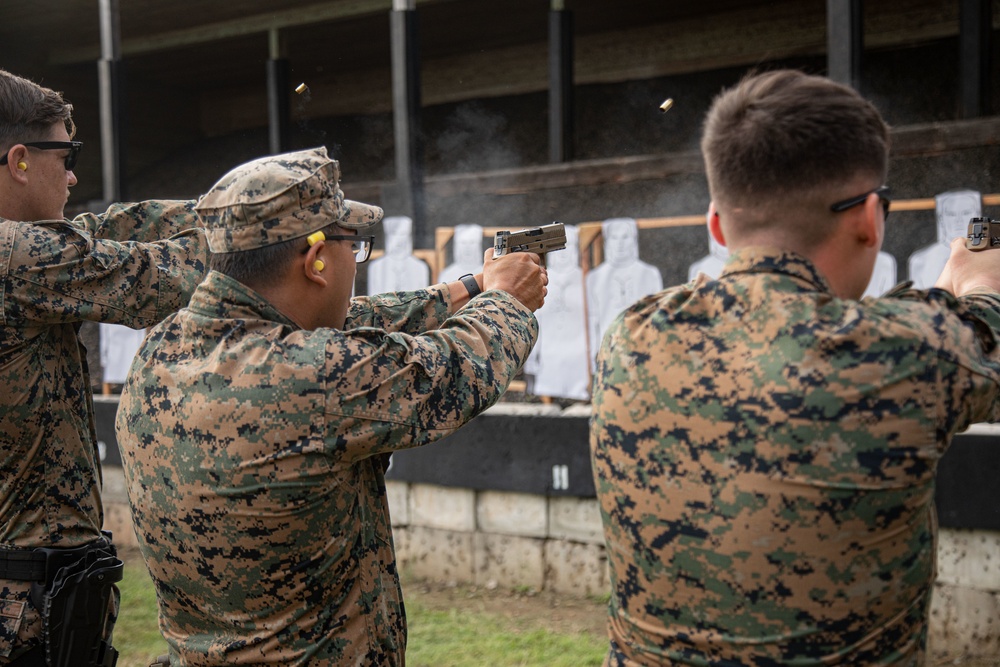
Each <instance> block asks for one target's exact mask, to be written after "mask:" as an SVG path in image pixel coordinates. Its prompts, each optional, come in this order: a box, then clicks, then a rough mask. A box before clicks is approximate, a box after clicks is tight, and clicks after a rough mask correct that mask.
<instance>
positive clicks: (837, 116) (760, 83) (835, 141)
mask: <svg viewBox="0 0 1000 667" xmlns="http://www.w3.org/2000/svg"><path fill="white" fill-rule="evenodd" d="M701 150H702V153H703V154H704V157H705V165H706V170H707V174H708V182H709V188H710V190H711V192H712V197H713V199H714V200H715V201H716V204H717V206H718V207H719V208H723V207H726V208H729V209H733V208H742V209H744V210H751V211H752V210H754V209H763V211H768V210H773V207H776V206H778V205H779V202H780V201H781V200H788V199H792V200H794V199H795V197H796V195H799V196H800V197H808V196H810V195H815V194H816V193H823V191H825V190H830V189H836V187H837V186H838V185H842V184H845V183H847V182H848V181H850V180H852V179H855V178H856V177H858V176H859V175H865V176H868V175H870V176H871V177H872V178H873V180H878V181H879V182H880V183H881V182H884V180H885V176H886V172H887V170H888V163H889V127H888V126H887V125H886V123H885V121H883V120H882V116H881V115H880V114H879V112H878V110H876V109H875V107H874V106H873V105H872V104H871V103H870V102H868V101H867V100H865V99H864V98H862V97H861V96H860V95H859V94H858V93H857V92H856V91H854V90H853V89H852V88H849V87H847V86H844V85H841V84H839V83H835V82H833V81H831V80H829V79H827V78H825V77H821V76H813V75H807V74H805V73H803V72H799V71H796V70H776V71H771V72H765V73H751V74H749V75H748V76H746V77H745V78H744V79H743V80H742V81H740V83H739V84H737V85H736V86H735V87H733V88H732V89H730V90H727V91H724V92H723V93H721V94H720V95H719V96H718V97H716V99H715V100H714V102H713V103H712V107H711V109H710V110H709V112H708V116H707V117H706V119H705V126H704V132H703V135H702V140H701ZM831 203H832V202H831Z"/></svg>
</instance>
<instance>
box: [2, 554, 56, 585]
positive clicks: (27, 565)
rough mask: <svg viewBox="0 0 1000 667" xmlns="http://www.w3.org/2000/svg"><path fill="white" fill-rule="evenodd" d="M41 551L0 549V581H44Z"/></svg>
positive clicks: (43, 564) (44, 560) (43, 560)
mask: <svg viewBox="0 0 1000 667" xmlns="http://www.w3.org/2000/svg"><path fill="white" fill-rule="evenodd" d="M47 560H48V558H46V556H45V554H44V553H43V552H41V551H32V550H30V549H17V550H14V549H0V579H13V580H16V581H45V563H46V561H47Z"/></svg>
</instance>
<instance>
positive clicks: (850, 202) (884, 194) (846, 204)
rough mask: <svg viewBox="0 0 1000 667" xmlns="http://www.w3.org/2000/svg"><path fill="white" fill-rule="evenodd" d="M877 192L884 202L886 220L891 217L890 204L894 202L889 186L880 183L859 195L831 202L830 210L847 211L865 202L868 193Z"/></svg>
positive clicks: (883, 216)
mask: <svg viewBox="0 0 1000 667" xmlns="http://www.w3.org/2000/svg"><path fill="white" fill-rule="evenodd" d="M871 194H876V195H878V199H879V201H880V202H882V219H883V220H885V219H887V218H888V217H889V204H890V203H892V199H890V198H889V186H888V185H880V186H878V187H877V188H875V189H874V190H869V191H868V192H866V193H864V194H863V195H858V196H857V197H851V198H850V199H845V200H844V201H839V202H837V203H836V204H830V210H831V211H833V212H834V213H840V212H841V211H846V210H847V209H849V208H851V207H853V206H857V205H858V204H863V203H864V202H865V200H866V199H868V195H871Z"/></svg>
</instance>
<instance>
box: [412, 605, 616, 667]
mask: <svg viewBox="0 0 1000 667" xmlns="http://www.w3.org/2000/svg"><path fill="white" fill-rule="evenodd" d="M405 601H406V610H407V617H408V619H409V638H408V640H407V650H406V664H407V665H410V666H411V667H431V666H433V667H483V665H490V666H491V667H529V666H531V667H534V666H537V667H543V666H545V667H587V666H588V665H595V666H598V667H599V665H600V664H601V661H602V660H603V658H604V654H605V652H606V651H607V640H606V639H605V638H604V637H595V636H591V635H586V634H583V633H578V634H562V633H555V632H551V631H549V630H547V629H544V628H538V627H530V628H529V627H524V624H522V623H518V622H517V621H515V620H511V619H508V618H505V617H503V616H500V615H497V614H489V613H480V612H464V611H462V610H460V609H451V610H448V611H435V610H431V609H428V608H426V607H424V606H423V605H422V604H421V602H420V596H419V594H416V595H410V596H409V597H407V598H406V600H405ZM556 613H558V612H556Z"/></svg>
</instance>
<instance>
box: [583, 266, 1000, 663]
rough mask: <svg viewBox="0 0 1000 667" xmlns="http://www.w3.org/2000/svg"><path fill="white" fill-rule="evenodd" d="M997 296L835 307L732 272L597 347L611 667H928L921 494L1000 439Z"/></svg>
mask: <svg viewBox="0 0 1000 667" xmlns="http://www.w3.org/2000/svg"><path fill="white" fill-rule="evenodd" d="M998 330H1000V294H996V293H994V292H989V291H986V290H983V291H982V293H976V294H973V295H969V296H966V297H962V298H959V299H956V298H954V297H953V296H951V295H950V294H948V293H946V292H943V291H940V290H930V291H929V292H923V291H916V290H912V289H908V286H906V285H902V286H899V287H897V288H896V289H895V290H893V291H891V292H890V294H889V295H887V296H886V297H885V298H880V299H865V300H863V301H848V300H842V299H838V298H836V297H834V296H833V294H832V293H831V291H830V288H829V285H828V284H827V282H826V281H825V279H824V278H823V277H822V276H821V275H820V274H819V273H818V272H817V271H816V268H815V267H814V266H813V265H812V264H811V263H810V262H808V261H807V260H805V259H804V258H802V257H800V256H797V255H794V254H790V253H782V252H780V251H777V250H769V249H763V248H752V249H746V250H744V251H741V252H737V253H734V254H733V256H732V257H731V258H730V259H729V261H728V262H727V264H726V268H725V270H724V272H723V274H722V276H721V277H720V278H719V279H718V280H711V279H709V278H708V277H706V276H699V277H698V278H697V279H696V280H695V281H693V282H692V283H688V284H686V285H683V286H680V287H675V288H672V289H668V290H665V291H663V292H661V293H659V294H656V295H653V296H650V297H647V298H644V299H642V300H640V301H639V302H637V303H636V304H635V305H633V306H632V307H630V308H628V309H627V310H626V311H625V312H623V313H622V314H621V315H620V316H619V318H618V319H617V320H616V321H615V322H614V324H613V325H612V327H611V328H610V329H609V331H608V333H607V335H606V337H605V338H604V341H603V344H602V346H601V351H600V355H599V363H598V367H597V373H596V375H595V378H594V398H593V417H592V421H591V450H592V459H593V465H594V476H595V483H596V487H597V494H598V496H599V499H600V505H601V513H602V518H603V521H604V526H605V536H606V540H607V546H608V557H609V560H610V567H611V574H612V597H611V604H610V620H609V634H610V636H611V648H610V651H609V656H608V664H611V665H664V664H670V665H673V664H678V665H706V664H720V665H721V664H725V665H731V666H733V667H737V666H743V665H746V666H749V665H753V666H754V667H759V666H764V665H778V664H796V665H803V666H805V665H820V664H823V665H860V664H865V665H916V664H921V661H922V659H923V658H922V655H923V652H924V644H925V639H926V622H927V613H928V601H929V597H930V591H931V585H932V581H933V578H934V575H935V557H936V554H935V539H936V518H935V514H934V475H935V470H936V467H937V462H938V460H939V458H940V457H941V456H942V455H943V454H944V452H945V450H947V448H948V445H949V443H950V442H951V439H952V436H953V435H954V434H955V433H956V432H958V431H960V430H962V429H964V428H965V427H967V426H968V425H969V424H971V423H973V422H976V421H991V420H995V419H997V418H998V417H1000V409H998V381H1000V348H998V344H997V343H998V338H997V332H998Z"/></svg>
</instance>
